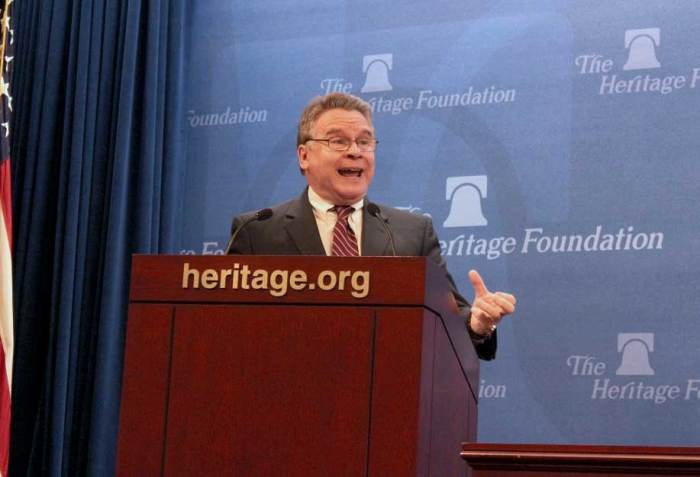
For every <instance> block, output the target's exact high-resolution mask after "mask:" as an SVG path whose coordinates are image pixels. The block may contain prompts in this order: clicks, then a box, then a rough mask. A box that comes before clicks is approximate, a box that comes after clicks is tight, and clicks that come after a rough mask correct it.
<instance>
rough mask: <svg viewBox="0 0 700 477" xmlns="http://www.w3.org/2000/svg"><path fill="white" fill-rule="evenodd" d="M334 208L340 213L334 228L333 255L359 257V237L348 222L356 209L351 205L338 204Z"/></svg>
mask: <svg viewBox="0 0 700 477" xmlns="http://www.w3.org/2000/svg"><path fill="white" fill-rule="evenodd" d="M331 210H333V211H334V212H335V213H336V214H338V221H337V222H336V223H335V228H334V229H333V245H332V247H331V255H333V256H336V257H357V256H358V255H359V253H358V251H357V238H356V237H355V232H353V230H352V229H351V228H350V224H348V218H349V217H350V214H352V213H353V212H354V211H355V209H354V208H352V207H350V206H349V205H336V206H335V207H333V209H331Z"/></svg>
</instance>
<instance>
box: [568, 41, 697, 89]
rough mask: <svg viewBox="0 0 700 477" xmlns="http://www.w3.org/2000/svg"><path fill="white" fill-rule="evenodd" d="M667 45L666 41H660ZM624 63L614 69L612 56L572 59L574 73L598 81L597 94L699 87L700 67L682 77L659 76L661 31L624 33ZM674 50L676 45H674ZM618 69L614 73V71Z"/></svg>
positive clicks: (594, 55) (586, 55) (585, 55)
mask: <svg viewBox="0 0 700 477" xmlns="http://www.w3.org/2000/svg"><path fill="white" fill-rule="evenodd" d="M664 44H668V42H666V41H665V42H664ZM624 47H625V49H626V50H627V54H626V55H625V56H626V61H625V63H624V65H622V67H621V68H620V67H616V65H615V60H613V58H612V57H608V56H606V55H603V54H600V53H586V54H583V55H578V56H577V57H576V58H575V59H574V65H575V67H576V72H577V73H578V74H579V75H584V76H586V77H593V78H596V77H597V78H598V79H599V82H598V86H597V89H598V95H599V96H608V95H623V94H661V95H668V94H671V93H674V92H676V91H680V90H684V89H695V88H697V87H699V86H700V67H692V68H691V69H690V70H689V71H688V72H687V73H685V74H678V75H667V74H663V73H661V70H662V68H661V62H660V61H659V51H660V47H661V29H660V28H658V27H654V28H639V29H630V30H626V31H625V35H624ZM676 47H677V48H678V47H680V46H676ZM616 70H618V71H616Z"/></svg>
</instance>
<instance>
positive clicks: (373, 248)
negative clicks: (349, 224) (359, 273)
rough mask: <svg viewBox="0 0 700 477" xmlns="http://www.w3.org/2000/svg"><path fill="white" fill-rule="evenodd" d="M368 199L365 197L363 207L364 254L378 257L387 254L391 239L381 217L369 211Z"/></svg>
mask: <svg viewBox="0 0 700 477" xmlns="http://www.w3.org/2000/svg"><path fill="white" fill-rule="evenodd" d="M367 203H368V200H367V198H366V197H365V207H363V208H362V245H361V247H362V255H363V256H366V257H376V256H382V255H386V254H387V253H386V248H387V246H388V244H389V239H388V238H387V236H386V232H385V231H384V227H382V224H381V223H380V222H379V220H380V219H378V218H376V217H372V216H371V215H369V213H368V212H367Z"/></svg>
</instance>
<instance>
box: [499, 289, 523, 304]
mask: <svg viewBox="0 0 700 477" xmlns="http://www.w3.org/2000/svg"><path fill="white" fill-rule="evenodd" d="M496 295H498V296H500V297H501V298H504V299H506V300H508V301H509V302H510V303H512V304H513V305H515V304H516V303H517V302H518V300H516V299H515V295H511V294H510V293H506V292H496Z"/></svg>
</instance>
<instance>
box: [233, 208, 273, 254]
mask: <svg viewBox="0 0 700 477" xmlns="http://www.w3.org/2000/svg"><path fill="white" fill-rule="evenodd" d="M272 214H273V212H272V209H261V210H258V211H257V212H256V213H254V214H253V215H251V216H250V217H248V218H247V219H245V220H244V221H243V223H242V224H241V225H239V226H238V228H236V230H234V231H233V234H232V235H231V240H229V241H228V245H227V246H226V252H225V253H224V255H228V254H229V253H231V247H232V246H233V243H234V242H235V241H236V237H238V234H239V232H240V231H241V230H243V228H244V227H245V226H246V225H248V224H249V223H251V222H256V221H258V220H267V219H269V218H270V217H272Z"/></svg>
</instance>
